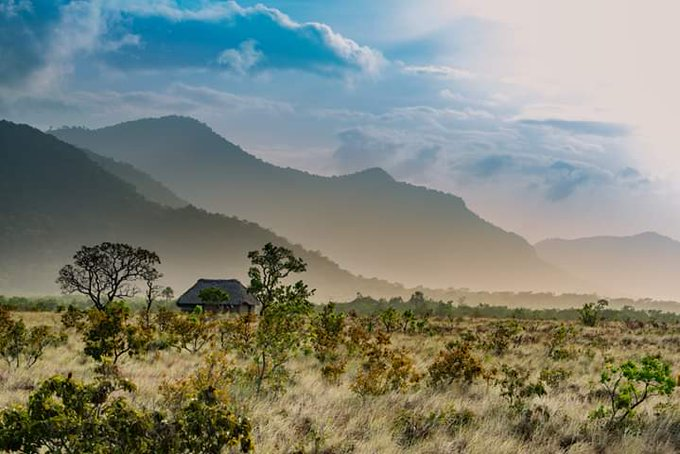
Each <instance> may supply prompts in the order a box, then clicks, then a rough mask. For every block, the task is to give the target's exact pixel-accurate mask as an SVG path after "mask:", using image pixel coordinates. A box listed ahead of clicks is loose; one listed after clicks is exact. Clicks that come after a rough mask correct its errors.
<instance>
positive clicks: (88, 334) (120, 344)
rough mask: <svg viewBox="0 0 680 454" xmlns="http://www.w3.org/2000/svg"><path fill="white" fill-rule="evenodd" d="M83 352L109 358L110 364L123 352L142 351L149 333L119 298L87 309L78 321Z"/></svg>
mask: <svg viewBox="0 0 680 454" xmlns="http://www.w3.org/2000/svg"><path fill="white" fill-rule="evenodd" d="M81 331H82V333H83V340H84V341H85V354H86V355H88V356H90V357H92V358H93V359H94V360H95V361H102V360H103V359H104V358H110V359H111V360H112V362H113V363H114V364H116V363H117V362H118V360H119V359H120V358H121V357H122V356H123V355H125V354H127V355H129V356H136V355H140V354H143V353H144V352H145V351H146V347H147V345H148V344H149V342H151V340H152V335H153V333H152V332H151V331H150V330H148V329H146V328H144V327H143V326H142V325H140V324H135V323H134V320H133V319H131V314H130V308H129V307H127V306H126V305H125V304H123V303H122V302H114V303H110V304H108V305H107V306H106V307H105V308H103V309H101V310H98V309H90V310H89V311H88V312H87V321H86V322H85V323H84V324H82V325H81Z"/></svg>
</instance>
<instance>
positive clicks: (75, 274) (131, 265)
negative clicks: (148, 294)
mask: <svg viewBox="0 0 680 454" xmlns="http://www.w3.org/2000/svg"><path fill="white" fill-rule="evenodd" d="M159 264H160V259H159V258H158V255H157V254H156V253H155V252H151V251H147V250H146V249H142V248H140V247H137V248H135V247H132V246H130V245H128V244H124V243H108V242H106V243H101V244H99V245H97V246H91V247H90V246H83V247H82V248H80V250H79V251H78V252H76V254H75V255H74V256H73V264H70V265H66V266H64V267H63V268H62V269H61V270H59V277H58V278H57V284H59V286H60V287H61V290H62V292H64V293H81V294H83V295H85V296H87V297H88V298H89V299H90V301H91V302H92V304H94V306H95V307H96V308H97V309H99V310H100V311H103V310H104V308H105V307H106V306H107V305H108V304H110V303H111V302H113V301H114V300H117V299H125V298H130V297H132V296H134V295H136V294H137V293H139V289H138V288H137V287H136V286H135V283H136V282H138V281H144V280H146V279H149V278H150V277H153V276H157V277H160V273H158V271H157V270H156V266H157V265H159Z"/></svg>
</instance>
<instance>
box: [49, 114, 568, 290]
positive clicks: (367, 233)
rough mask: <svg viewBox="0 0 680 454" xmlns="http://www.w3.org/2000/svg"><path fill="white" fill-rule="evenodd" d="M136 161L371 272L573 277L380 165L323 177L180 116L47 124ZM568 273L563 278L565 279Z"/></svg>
mask: <svg viewBox="0 0 680 454" xmlns="http://www.w3.org/2000/svg"><path fill="white" fill-rule="evenodd" d="M51 133H52V134H54V135H55V136H56V137H58V138H60V139H62V140H64V141H65V142H68V143H71V144H73V145H76V146H78V147H81V148H85V149H89V150H92V151H94V152H96V153H99V154H102V155H105V156H108V157H111V158H114V159H117V160H120V161H124V162H128V163H131V164H132V165H134V166H135V167H137V168H139V169H140V170H142V171H144V172H147V173H149V174H151V175H152V176H153V177H154V178H156V179H157V180H159V181H160V182H162V183H163V184H164V185H166V186H167V187H169V188H170V189H171V190H173V191H174V192H175V193H177V194H180V195H181V196H182V197H183V198H186V199H187V200H188V201H189V202H191V203H194V204H196V205H199V206H202V207H204V208H206V209H208V210H210V211H214V212H220V213H225V214H229V215H235V216H238V217H239V218H243V219H249V220H251V221H255V222H258V223H260V224H262V225H267V226H269V227H271V228H272V229H274V231H276V232H278V233H279V234H281V235H283V236H285V237H286V238H290V239H291V240H293V241H295V242H297V243H300V244H304V245H305V247H308V248H310V249H314V250H320V251H323V253H324V254H326V255H328V256H329V257H333V259H334V260H336V261H337V262H338V263H339V264H340V265H341V266H342V267H344V268H346V269H350V270H352V271H353V272H357V273H360V274H362V275H366V276H378V277H381V278H385V279H389V280H392V281H398V282H402V283H405V284H407V285H418V284H421V285H424V286H429V287H452V286H456V287H470V288H479V289H488V290H496V289H502V290H529V289H549V290H562V289H565V288H567V287H569V288H570V289H574V286H575V284H574V283H573V281H571V280H570V278H569V277H568V276H566V275H565V274H564V273H562V272H561V271H559V270H557V269H556V268H554V267H553V266H551V265H549V264H547V263H545V262H544V261H542V260H540V259H539V258H538V257H537V255H536V253H535V251H534V249H533V247H532V246H531V245H530V244H528V243H527V242H526V241H525V240H524V239H523V238H521V237H520V236H518V235H516V234H513V233H510V232H506V231H504V230H502V229H500V228H498V227H496V226H494V225H492V224H490V223H489V222H486V221H485V220H484V219H482V218H480V217H479V216H477V215H476V214H475V213H473V212H472V211H470V210H469V209H468V208H467V207H466V205H465V203H464V202H463V200H462V199H460V198H459V197H456V196H453V195H451V194H447V193H443V192H438V191H434V190H430V189H426V188H423V187H417V186H413V185H410V184H407V183H403V182H398V181H395V180H394V179H393V178H392V177H391V176H390V175H389V174H387V173H386V172H385V171H384V170H381V169H375V168H374V169H368V170H365V171H363V172H359V173H355V174H352V175H344V176H337V177H322V176H317V175H311V174H309V173H305V172H302V171H298V170H294V169H290V168H281V167H277V166H274V165H272V164H269V163H266V162H264V161H262V160H260V159H258V158H256V157H254V156H252V155H250V154H248V153H246V152H245V151H244V150H243V149H241V148H240V147H238V146H236V145H234V144H232V143H230V142H228V141H227V140H225V139H224V138H222V137H220V136H219V135H217V134H216V133H214V132H213V131H212V130H211V129H210V128H209V127H208V126H206V125H205V124H202V123H200V122H198V121H196V120H193V119H190V118H184V117H175V116H173V117H163V118H156V119H144V120H137V121H132V122H127V123H122V124H119V125H115V126H111V127H106V128H102V129H97V130H88V129H83V128H65V129H59V130H55V131H51ZM567 283H568V284H567Z"/></svg>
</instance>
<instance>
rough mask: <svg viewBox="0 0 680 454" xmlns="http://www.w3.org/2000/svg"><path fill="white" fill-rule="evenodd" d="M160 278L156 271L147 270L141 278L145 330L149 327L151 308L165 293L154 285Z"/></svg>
mask: <svg viewBox="0 0 680 454" xmlns="http://www.w3.org/2000/svg"><path fill="white" fill-rule="evenodd" d="M161 277H163V275H162V274H161V273H159V272H158V270H156V269H150V270H148V272H147V273H145V274H144V276H143V279H144V284H145V289H144V298H145V300H146V307H145V308H144V324H145V326H146V328H150V327H151V306H152V305H153V303H155V302H156V299H158V297H159V296H161V295H162V294H163V292H164V291H165V290H163V289H162V287H161V286H160V285H158V284H156V282H157V281H158V280H159V279H160V278H161ZM168 288H169V287H168ZM171 290H172V289H171Z"/></svg>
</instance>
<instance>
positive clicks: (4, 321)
mask: <svg viewBox="0 0 680 454" xmlns="http://www.w3.org/2000/svg"><path fill="white" fill-rule="evenodd" d="M67 340H68V336H66V334H64V333H59V334H57V333H54V332H53V330H52V329H51V328H50V327H48V326H35V327H32V328H30V329H29V328H26V325H25V324H24V322H23V320H14V319H12V317H11V316H10V314H9V311H8V310H7V309H5V308H1V307H0V356H2V358H3V359H4V360H5V362H6V363H7V365H8V366H9V367H10V368H19V367H21V366H25V367H26V368H30V367H32V366H33V365H34V364H35V363H36V362H37V361H38V360H39V359H40V358H41V357H42V356H43V354H44V352H45V349H46V348H48V347H58V346H59V345H63V344H65V343H66V341H67Z"/></svg>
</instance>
